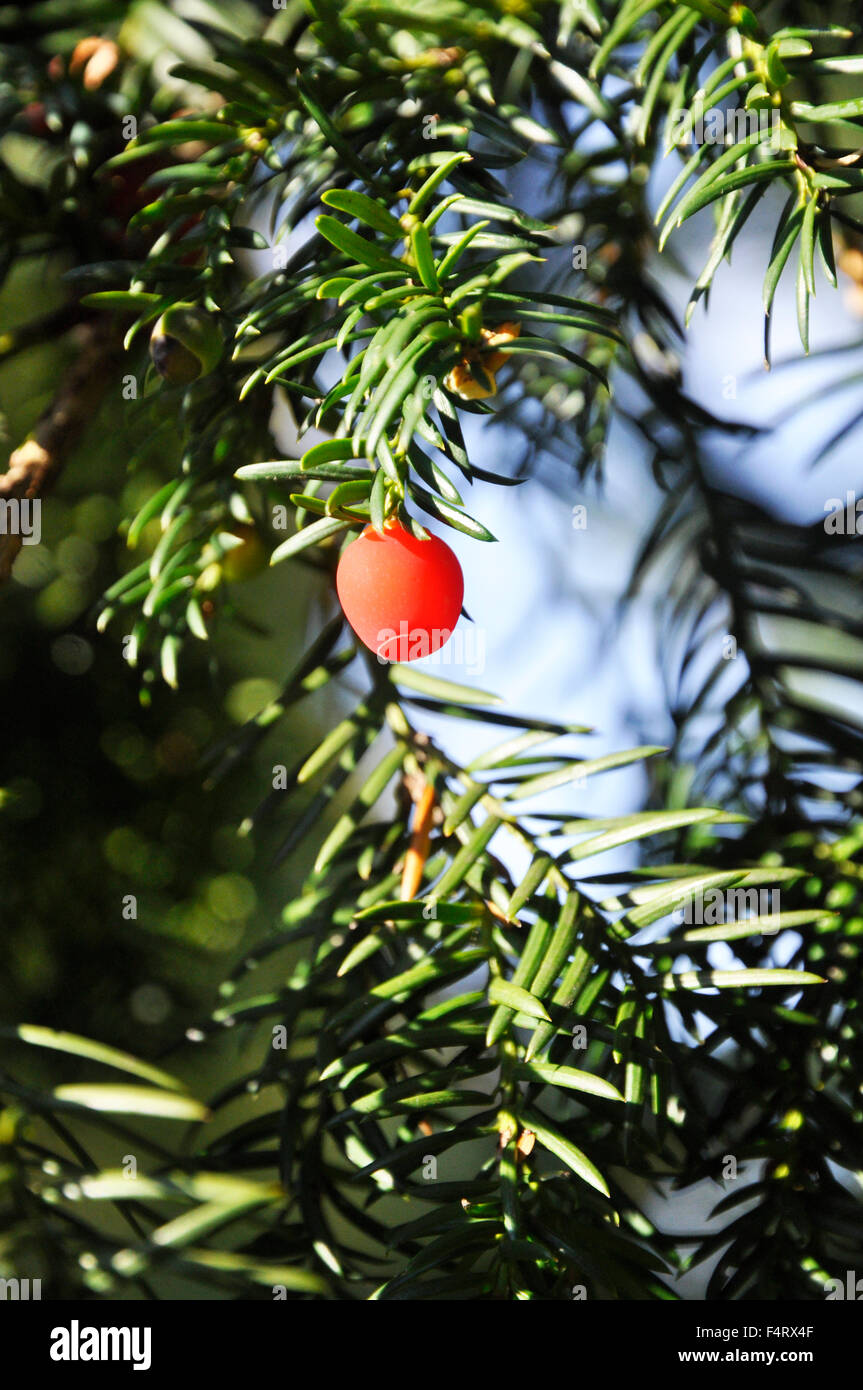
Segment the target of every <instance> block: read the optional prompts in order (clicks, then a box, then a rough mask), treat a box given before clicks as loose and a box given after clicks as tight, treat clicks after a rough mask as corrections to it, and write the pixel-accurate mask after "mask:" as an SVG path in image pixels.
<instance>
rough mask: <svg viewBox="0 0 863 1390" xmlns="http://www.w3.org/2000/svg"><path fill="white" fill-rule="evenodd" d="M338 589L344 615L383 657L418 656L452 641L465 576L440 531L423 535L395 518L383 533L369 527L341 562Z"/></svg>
mask: <svg viewBox="0 0 863 1390" xmlns="http://www.w3.org/2000/svg"><path fill="white" fill-rule="evenodd" d="M336 589H337V590H338V595H339V602H340V603H341V605H342V608H343V609H344V612H345V617H346V618H347V620H348V622H349V623H350V625H351V627H352V628H353V630H354V632H355V633H356V634H357V636H358V637H359V639H360V641H361V642H364V643H365V645H366V646H367V647H368V648H369V649H370V651H373V652H374V653H375V655H376V656H378V657H379V658H380V659H381V660H382V661H414V660H416V659H417V657H421V656H429V655H430V654H431V653H432V652H436V651H437V650H438V648H439V647H442V646H443V645H444V644H445V643H446V642H448V641H449V639H450V637H451V636H452V633H453V629H454V628H455V625H456V623H457V622H458V619H459V614H460V613H461V605H462V599H463V598H464V576H463V575H462V572H461V565H460V564H459V562H458V560H457V559H456V557H455V555H454V553H453V552H452V550H450V548H449V546H448V545H446V544H445V543H444V541H442V540H438V538H437V537H436V536H430V537H429V539H428V540H426V541H422V540H418V539H417V537H416V536H414V535H413V534H412V532H410V531H408V530H406V529H405V527H404V526H402V524H401V522H400V521H397V520H395V519H392V520H390V521H388V522H387V524H386V526H385V527H384V535H383V536H379V535H378V533H377V532H376V531H375V530H374V529H373V528H372V527H371V526H367V527H366V529H365V530H364V531H363V533H362V535H361V536H359V537H358V539H357V540H355V541H352V542H351V544H350V545H349V546H348V547H347V549H346V550H345V552H344V554H343V555H342V558H341V559H340V561H339V567H338V570H337V572H336Z"/></svg>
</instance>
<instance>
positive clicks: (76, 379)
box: [0, 320, 121, 583]
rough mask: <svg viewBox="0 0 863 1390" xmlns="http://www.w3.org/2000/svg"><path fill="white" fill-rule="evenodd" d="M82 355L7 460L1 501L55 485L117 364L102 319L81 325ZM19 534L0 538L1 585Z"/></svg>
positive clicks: (115, 342) (113, 338)
mask: <svg viewBox="0 0 863 1390" xmlns="http://www.w3.org/2000/svg"><path fill="white" fill-rule="evenodd" d="M78 341H79V344H80V351H79V353H78V356H77V358H76V359H75V361H74V362H73V363H72V365H71V366H70V367H69V369H68V371H67V372H66V373H65V375H64V376H63V378H62V380H61V382H60V385H59V387H58V389H57V393H56V395H55V396H54V399H53V400H52V401H51V404H50V405H49V406H48V409H47V410H46V411H45V413H44V414H43V415H42V416H41V418H40V419H39V420H38V422H37V423H36V425H35V427H34V429H33V431H32V433H31V434H30V435H29V436H28V438H27V439H25V440H24V442H23V444H20V445H19V446H18V448H17V449H15V450H14V452H13V453H12V454H11V456H10V458H9V468H8V470H7V472H6V473H3V474H0V501H5V502H10V501H12V500H13V499H17V500H18V501H22V500H23V499H24V498H28V499H31V500H35V499H37V498H41V497H43V496H44V494H45V493H46V492H48V491H49V490H50V489H51V487H53V485H54V484H55V483H56V481H57V479H58V478H59V476H60V474H61V473H62V471H63V469H64V467H65V466H66V463H67V462H68V459H69V456H70V454H71V453H72V450H73V449H74V447H75V445H76V444H77V442H78V440H79V439H80V437H81V435H82V434H83V432H84V430H85V429H86V427H87V425H88V424H89V423H90V421H91V419H92V418H93V414H94V412H95V410H96V407H97V406H98V404H99V402H100V400H101V399H102V396H103V395H104V393H105V390H106V388H107V386H108V384H109V382H110V380H111V378H112V375H113V370H114V369H115V367H116V366H117V365H118V364H119V362H120V352H121V347H120V341H119V338H118V336H117V333H116V330H115V328H114V327H113V325H112V324H110V323H107V322H105V321H104V320H95V321H93V322H92V323H86V324H82V325H81V327H80V329H79V330H78ZM21 545H22V538H21V536H20V534H17V533H11V532H9V531H8V530H6V529H5V528H4V531H3V532H2V534H0V583H3V582H4V581H5V580H6V579H8V578H9V575H10V574H11V571H12V566H13V565H14V563H15V559H16V557H17V555H18V552H19V551H20V549H21Z"/></svg>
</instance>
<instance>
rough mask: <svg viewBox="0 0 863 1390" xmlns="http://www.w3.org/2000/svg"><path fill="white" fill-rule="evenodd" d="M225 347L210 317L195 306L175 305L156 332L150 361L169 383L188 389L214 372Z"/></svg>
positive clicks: (157, 325) (151, 346)
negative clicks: (191, 383) (190, 384)
mask: <svg viewBox="0 0 863 1390" xmlns="http://www.w3.org/2000/svg"><path fill="white" fill-rule="evenodd" d="M223 346H224V344H223V342H222V337H221V334H220V333H219V330H218V328H217V327H216V324H215V321H214V320H213V318H212V317H211V316H210V315H209V314H208V313H206V312H205V311H204V310H203V309H199V308H198V307H197V305H194V304H172V305H171V308H170V309H166V310H165V312H164V314H163V315H162V317H161V318H160V319H159V321H158V323H157V324H156V326H155V328H154V329H153V333H152V336H151V338H150V357H151V358H152V360H153V366H154V367H155V368H156V371H157V372H158V373H159V375H160V376H163V377H164V378H165V380H166V381H169V382H170V383H171V384H172V385H174V386H187V385H188V384H189V382H191V381H196V380H197V379H198V377H199V376H203V375H206V373H207V372H211V371H212V370H213V368H214V367H215V365H216V363H217V362H218V360H219V358H220V357H221V355H222V348H223Z"/></svg>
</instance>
